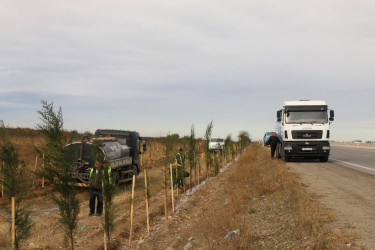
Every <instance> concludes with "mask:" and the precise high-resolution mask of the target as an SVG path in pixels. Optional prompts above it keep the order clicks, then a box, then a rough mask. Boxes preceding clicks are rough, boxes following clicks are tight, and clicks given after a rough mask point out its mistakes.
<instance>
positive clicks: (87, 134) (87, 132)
mask: <svg viewBox="0 0 375 250" xmlns="http://www.w3.org/2000/svg"><path fill="white" fill-rule="evenodd" d="M83 135H84V136H87V137H89V138H91V137H93V136H94V134H93V133H91V132H90V131H85V132H84V133H83Z"/></svg>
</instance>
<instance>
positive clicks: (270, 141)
mask: <svg viewBox="0 0 375 250" xmlns="http://www.w3.org/2000/svg"><path fill="white" fill-rule="evenodd" d="M278 143H279V138H277V136H276V133H275V132H273V133H272V135H271V136H270V138H269V139H268V144H269V145H270V147H271V158H272V159H273V157H274V155H275V151H276V147H277V144H278Z"/></svg>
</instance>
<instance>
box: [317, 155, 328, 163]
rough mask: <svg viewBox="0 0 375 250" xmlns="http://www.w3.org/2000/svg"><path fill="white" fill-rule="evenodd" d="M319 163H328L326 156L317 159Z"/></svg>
mask: <svg viewBox="0 0 375 250" xmlns="http://www.w3.org/2000/svg"><path fill="white" fill-rule="evenodd" d="M319 161H320V162H327V161H328V156H321V157H319Z"/></svg>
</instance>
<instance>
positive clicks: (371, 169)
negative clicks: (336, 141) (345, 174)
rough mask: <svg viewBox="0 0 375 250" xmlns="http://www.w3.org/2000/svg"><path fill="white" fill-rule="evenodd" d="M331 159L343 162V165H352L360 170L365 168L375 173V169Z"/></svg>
mask: <svg viewBox="0 0 375 250" xmlns="http://www.w3.org/2000/svg"><path fill="white" fill-rule="evenodd" d="M330 159H331V160H334V161H338V162H342V163H345V164H349V165H352V166H355V167H358V168H363V169H367V170H370V171H375V169H373V168H368V167H364V166H361V165H357V164H354V163H350V162H347V161H340V160H337V159H334V158H330Z"/></svg>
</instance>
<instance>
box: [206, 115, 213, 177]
mask: <svg viewBox="0 0 375 250" xmlns="http://www.w3.org/2000/svg"><path fill="white" fill-rule="evenodd" d="M213 127H214V124H213V121H210V123H208V125H207V129H206V133H205V134H204V138H205V140H206V143H205V156H206V158H205V160H206V167H207V175H208V174H209V171H210V169H211V166H212V157H211V151H210V149H209V144H210V139H211V135H212V129H213Z"/></svg>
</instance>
